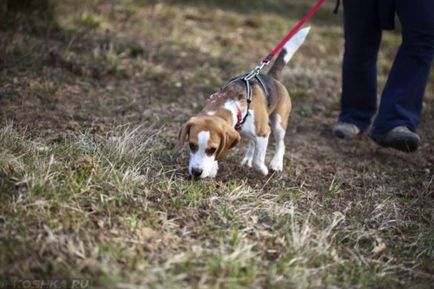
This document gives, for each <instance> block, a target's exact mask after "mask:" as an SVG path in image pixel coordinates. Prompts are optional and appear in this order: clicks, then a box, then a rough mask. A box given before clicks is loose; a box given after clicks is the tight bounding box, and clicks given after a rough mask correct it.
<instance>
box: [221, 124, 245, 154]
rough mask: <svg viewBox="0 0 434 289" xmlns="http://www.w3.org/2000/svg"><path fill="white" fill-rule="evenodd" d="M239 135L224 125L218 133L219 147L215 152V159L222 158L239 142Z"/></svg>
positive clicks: (230, 127)
mask: <svg viewBox="0 0 434 289" xmlns="http://www.w3.org/2000/svg"><path fill="white" fill-rule="evenodd" d="M240 139H241V136H240V134H239V133H238V132H237V131H236V130H235V129H234V128H233V127H232V126H229V125H226V124H225V125H224V126H223V127H222V129H221V131H220V146H219V148H218V150H217V154H216V158H217V159H219V158H221V157H223V156H224V155H225V154H226V152H227V151H228V150H230V149H231V148H233V147H234V146H236V145H237V144H238V143H239V142H240Z"/></svg>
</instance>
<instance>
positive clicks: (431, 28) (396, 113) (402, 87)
mask: <svg viewBox="0 0 434 289" xmlns="http://www.w3.org/2000/svg"><path fill="white" fill-rule="evenodd" d="M379 1H388V3H389V4H390V5H389V6H390V7H391V9H393V10H391V11H386V12H387V13H389V14H390V15H393V13H394V12H396V14H397V15H398V18H399V20H400V22H401V26H402V44H401V47H400V48H399V52H398V54H397V56H396V59H395V62H394V64H393V67H392V70H391V72H390V74H389V78H388V80H387V83H386V86H385V88H384V91H383V94H382V97H381V102H380V107H379V109H378V114H377V117H376V119H375V120H374V123H373V124H372V130H373V131H374V132H375V133H379V134H383V133H385V132H387V131H389V130H391V129H393V128H394V127H396V126H407V127H408V128H409V129H410V130H412V131H415V130H416V127H417V125H418V123H419V118H420V113H421V110H422V102H423V95H424V92H425V88H426V84H427V81H428V76H429V73H430V69H431V64H432V60H433V55H434V0H346V1H344V30H345V53H344V61H343V70H342V72H343V75H342V98H341V115H340V117H339V120H340V121H344V122H349V123H353V124H355V125H357V126H358V127H359V128H360V129H362V130H367V129H368V128H369V126H370V125H371V121H372V118H373V117H374V115H375V113H376V112H377V54H378V50H379V46H380V42H381V34H382V20H383V19H382V15H380V14H381V13H380V12H379V11H381V10H384V9H379V3H380V2H379ZM384 3H385V2H382V3H381V4H384ZM383 8H384V7H383ZM383 15H384V11H383ZM383 27H384V26H383Z"/></svg>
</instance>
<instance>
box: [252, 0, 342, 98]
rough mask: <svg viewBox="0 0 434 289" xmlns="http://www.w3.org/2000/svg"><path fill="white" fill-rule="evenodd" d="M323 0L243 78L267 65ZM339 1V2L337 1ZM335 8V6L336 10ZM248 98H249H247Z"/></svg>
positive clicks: (253, 75) (256, 73) (258, 71)
mask: <svg viewBox="0 0 434 289" xmlns="http://www.w3.org/2000/svg"><path fill="white" fill-rule="evenodd" d="M324 2H325V0H318V2H317V3H316V4H315V6H313V7H312V8H311V9H310V10H309V11H308V12H307V14H306V15H305V16H304V17H303V18H301V20H300V21H298V22H297V24H296V25H295V26H294V28H292V29H291V31H289V33H288V34H287V35H286V36H285V37H284V38H283V39H282V41H280V43H279V44H277V46H276V47H275V48H274V49H273V50H271V51H270V53H269V54H268V55H267V57H265V58H264V59H263V60H262V62H261V64H260V65H258V66H256V67H255V69H253V70H252V71H250V72H249V73H248V74H247V75H246V77H245V78H244V80H245V81H247V82H248V81H249V80H251V79H252V78H253V77H255V76H256V75H258V74H259V73H260V72H261V70H262V69H263V68H264V67H265V66H266V65H268V64H269V63H270V62H271V60H272V59H273V57H274V56H275V55H276V54H278V53H279V52H280V50H282V48H283V47H284V46H285V44H286V43H287V42H288V41H289V40H290V39H291V38H292V37H293V36H294V35H295V34H296V33H297V32H298V30H300V28H301V27H302V26H303V25H304V24H305V23H306V22H307V21H309V19H310V18H311V17H312V16H313V15H314V14H315V13H316V12H317V11H318V9H319V8H320V7H321V6H322V4H324ZM337 3H339V2H337ZM336 7H338V6H336ZM336 9H337V8H335V10H336ZM248 99H249V98H248Z"/></svg>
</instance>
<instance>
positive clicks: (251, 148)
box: [241, 139, 255, 168]
mask: <svg viewBox="0 0 434 289" xmlns="http://www.w3.org/2000/svg"><path fill="white" fill-rule="evenodd" d="M254 153H255V141H254V140H252V139H250V140H249V144H248V147H247V150H246V153H245V154H244V158H243V160H242V161H241V165H242V166H245V165H247V166H248V167H249V168H251V167H252V162H253V154H254Z"/></svg>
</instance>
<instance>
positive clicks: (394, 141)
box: [369, 126, 420, 153]
mask: <svg viewBox="0 0 434 289" xmlns="http://www.w3.org/2000/svg"><path fill="white" fill-rule="evenodd" d="M369 137H370V138H371V139H372V140H373V141H374V142H376V143H377V144H379V145H380V146H383V147H386V148H389V147H390V148H394V149H397V150H400V151H403V152H406V153H411V152H414V151H416V150H417V148H418V147H419V145H420V137H419V135H417V134H416V133H414V132H412V131H411V130H409V129H408V128H407V127H405V126H397V127H395V128H394V129H392V130H390V131H388V132H387V133H385V134H376V133H374V132H372V131H371V132H370V133H369Z"/></svg>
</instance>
